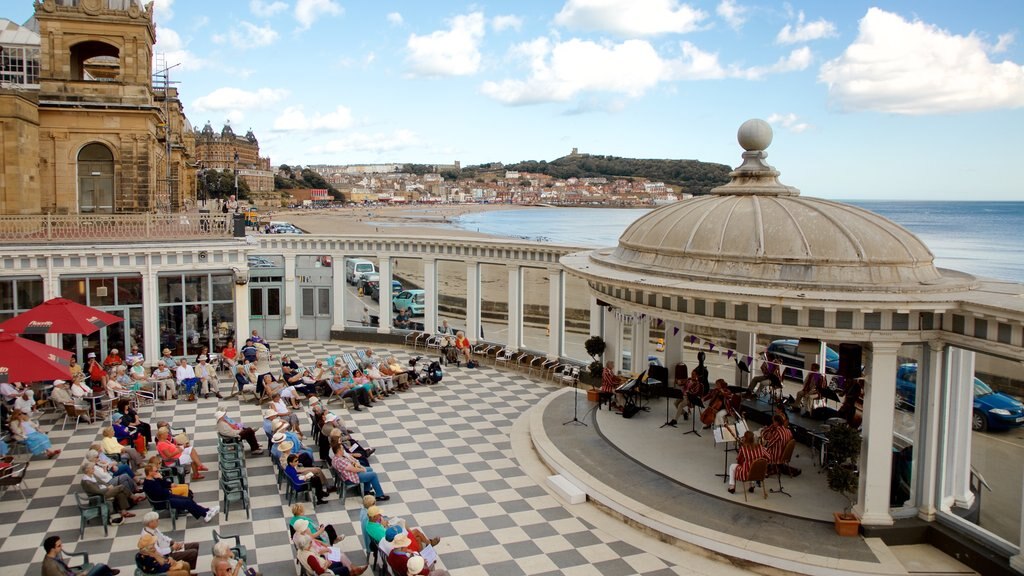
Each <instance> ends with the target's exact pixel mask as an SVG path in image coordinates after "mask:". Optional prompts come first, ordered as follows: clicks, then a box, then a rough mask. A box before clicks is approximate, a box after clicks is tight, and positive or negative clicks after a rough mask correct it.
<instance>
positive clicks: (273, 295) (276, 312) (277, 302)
mask: <svg viewBox="0 0 1024 576" xmlns="http://www.w3.org/2000/svg"><path fill="white" fill-rule="evenodd" d="M266 314H267V316H280V315H281V289H280V288H267V310H266Z"/></svg>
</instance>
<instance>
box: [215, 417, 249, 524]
mask: <svg viewBox="0 0 1024 576" xmlns="http://www.w3.org/2000/svg"><path fill="white" fill-rule="evenodd" d="M217 464H218V465H219V468H220V490H221V492H222V493H223V494H224V497H223V502H222V503H221V510H223V511H224V519H225V520H226V519H228V516H229V514H230V512H231V503H232V502H241V503H242V506H243V507H244V508H245V517H246V518H249V517H250V510H249V477H248V476H247V475H246V472H245V449H244V444H242V441H241V440H240V439H237V438H225V437H223V436H218V437H217Z"/></svg>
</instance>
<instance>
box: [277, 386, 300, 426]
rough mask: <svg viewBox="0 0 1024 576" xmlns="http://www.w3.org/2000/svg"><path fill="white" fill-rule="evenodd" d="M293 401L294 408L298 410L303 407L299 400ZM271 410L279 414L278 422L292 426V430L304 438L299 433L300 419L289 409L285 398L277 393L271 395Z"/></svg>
mask: <svg viewBox="0 0 1024 576" xmlns="http://www.w3.org/2000/svg"><path fill="white" fill-rule="evenodd" d="M288 388H291V386H288ZM293 390H294V389H293ZM292 400H293V404H292V408H296V409H297V408H300V407H301V404H299V403H298V400H295V398H294V397H293V398H292ZM270 408H271V409H273V410H274V412H276V413H277V419H278V421H284V422H287V423H288V425H289V426H291V428H292V430H295V431H296V432H298V434H299V436H302V432H300V431H299V417H298V416H296V415H295V413H294V412H292V411H291V410H289V409H288V405H287V404H285V401H284V398H282V396H281V394H279V393H276V392H275V393H273V394H271V395H270Z"/></svg>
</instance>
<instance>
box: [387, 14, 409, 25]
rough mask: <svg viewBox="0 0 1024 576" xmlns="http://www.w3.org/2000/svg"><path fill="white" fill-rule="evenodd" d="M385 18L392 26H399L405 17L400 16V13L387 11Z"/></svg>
mask: <svg viewBox="0 0 1024 576" xmlns="http://www.w3.org/2000/svg"><path fill="white" fill-rule="evenodd" d="M387 20H388V24H391V25H392V26H401V25H402V24H403V23H405V19H404V18H402V15H401V14H399V13H398V12H388V15H387Z"/></svg>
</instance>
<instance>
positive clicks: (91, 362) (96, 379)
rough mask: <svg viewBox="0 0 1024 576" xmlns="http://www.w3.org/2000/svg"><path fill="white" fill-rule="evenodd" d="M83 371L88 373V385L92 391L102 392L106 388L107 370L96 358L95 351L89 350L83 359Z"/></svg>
mask: <svg viewBox="0 0 1024 576" xmlns="http://www.w3.org/2000/svg"><path fill="white" fill-rule="evenodd" d="M85 373H86V374H88V375H89V386H91V387H92V390H93V393H97V394H102V393H104V392H105V391H106V389H107V371H106V370H104V369H103V366H101V365H100V363H99V361H98V360H97V359H96V353H95V352H89V354H88V355H87V356H86V361H85Z"/></svg>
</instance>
